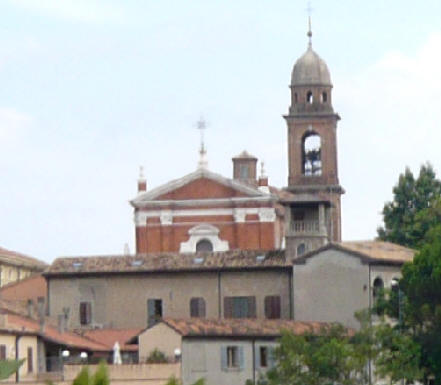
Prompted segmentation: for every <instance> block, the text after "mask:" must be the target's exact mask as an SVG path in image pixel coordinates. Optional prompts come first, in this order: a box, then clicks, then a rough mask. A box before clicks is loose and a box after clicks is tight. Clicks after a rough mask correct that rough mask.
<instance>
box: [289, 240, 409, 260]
mask: <svg viewBox="0 0 441 385" xmlns="http://www.w3.org/2000/svg"><path fill="white" fill-rule="evenodd" d="M328 249H336V250H340V251H343V252H347V253H350V254H353V255H356V256H358V257H359V258H361V259H362V260H363V261H364V263H372V264H391V265H402V264H403V263H405V262H411V261H412V260H413V257H414V254H415V250H412V249H408V248H407V247H404V246H400V245H396V244H394V243H389V242H382V241H351V242H340V243H328V244H327V245H325V246H323V247H320V248H318V249H315V250H312V251H310V252H308V253H306V254H304V255H302V256H301V257H298V258H296V259H295V260H294V261H293V263H294V264H302V263H305V261H306V260H308V259H309V258H311V257H313V256H314V255H317V254H319V253H321V252H324V251H326V250H328Z"/></svg>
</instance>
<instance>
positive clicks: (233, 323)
mask: <svg viewBox="0 0 441 385" xmlns="http://www.w3.org/2000/svg"><path fill="white" fill-rule="evenodd" d="M161 322H163V323H165V324H166V325H168V326H169V327H171V328H172V329H174V330H176V332H178V333H179V334H180V335H182V336H185V337H191V336H194V337H197V336H206V337H251V336H260V337H278V336H280V335H281V332H282V331H283V330H288V331H291V332H292V333H294V334H304V333H320V331H321V330H323V328H327V327H329V326H330V324H329V323H324V322H301V321H293V320H263V319H243V318H242V319H203V318H189V319H174V318H164V319H163V320H162V321H161Z"/></svg>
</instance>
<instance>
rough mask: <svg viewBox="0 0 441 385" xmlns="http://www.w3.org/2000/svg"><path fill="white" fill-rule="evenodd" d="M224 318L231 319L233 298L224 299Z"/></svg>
mask: <svg viewBox="0 0 441 385" xmlns="http://www.w3.org/2000/svg"><path fill="white" fill-rule="evenodd" d="M224 318H233V298H232V297H225V298H224Z"/></svg>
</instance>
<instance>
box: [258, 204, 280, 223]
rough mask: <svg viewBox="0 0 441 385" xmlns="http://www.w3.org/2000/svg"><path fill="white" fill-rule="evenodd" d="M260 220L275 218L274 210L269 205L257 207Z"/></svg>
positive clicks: (269, 220) (267, 220) (271, 220)
mask: <svg viewBox="0 0 441 385" xmlns="http://www.w3.org/2000/svg"><path fill="white" fill-rule="evenodd" d="M259 220H260V222H274V221H275V220H276V210H275V209H274V208H271V207H264V208H261V209H259Z"/></svg>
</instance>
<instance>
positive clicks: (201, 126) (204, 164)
mask: <svg viewBox="0 0 441 385" xmlns="http://www.w3.org/2000/svg"><path fill="white" fill-rule="evenodd" d="M196 128H197V129H198V130H199V131H200V135H201V146H200V148H199V162H198V168H200V169H206V168H208V161H207V157H206V155H207V150H206V148H205V141H204V131H205V130H206V129H207V123H206V122H205V120H204V118H203V117H201V118H200V119H199V121H198V122H197V123H196Z"/></svg>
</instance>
